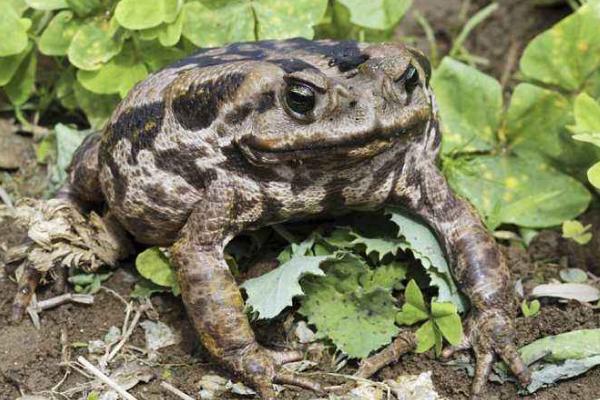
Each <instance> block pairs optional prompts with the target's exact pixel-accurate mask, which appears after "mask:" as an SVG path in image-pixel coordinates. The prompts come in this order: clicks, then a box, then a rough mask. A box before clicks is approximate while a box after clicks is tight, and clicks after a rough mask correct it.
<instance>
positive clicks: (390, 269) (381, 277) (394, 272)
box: [360, 260, 408, 290]
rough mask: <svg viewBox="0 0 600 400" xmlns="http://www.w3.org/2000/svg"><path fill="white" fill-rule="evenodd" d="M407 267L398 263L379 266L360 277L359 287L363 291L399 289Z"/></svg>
mask: <svg viewBox="0 0 600 400" xmlns="http://www.w3.org/2000/svg"><path fill="white" fill-rule="evenodd" d="M407 270H408V266H407V265H406V264H404V263H402V262H400V261H396V260H394V261H392V262H391V263H389V264H385V265H380V266H378V267H376V268H375V269H374V270H373V271H372V272H370V273H368V274H365V275H363V276H361V278H360V285H361V286H362V287H363V288H364V289H365V290H371V289H375V288H378V287H379V288H382V289H386V290H392V289H399V288H401V287H402V284H401V282H402V281H403V280H404V279H405V278H406V272H407Z"/></svg>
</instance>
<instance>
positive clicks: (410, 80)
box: [396, 64, 420, 93]
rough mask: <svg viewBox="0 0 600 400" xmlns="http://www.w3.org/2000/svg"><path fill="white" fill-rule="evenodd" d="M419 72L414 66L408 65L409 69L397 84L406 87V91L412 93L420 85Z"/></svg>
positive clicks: (397, 80)
mask: <svg viewBox="0 0 600 400" xmlns="http://www.w3.org/2000/svg"><path fill="white" fill-rule="evenodd" d="M419 80H420V79H419V71H417V69H416V68H415V67H414V66H413V65H412V64H408V67H407V68H406V70H405V71H404V73H403V74H402V75H401V76H400V77H399V78H398V79H396V82H398V83H401V84H403V85H404V88H405V90H406V91H407V92H408V93H410V92H412V91H413V90H414V89H415V88H416V87H417V86H418V85H419Z"/></svg>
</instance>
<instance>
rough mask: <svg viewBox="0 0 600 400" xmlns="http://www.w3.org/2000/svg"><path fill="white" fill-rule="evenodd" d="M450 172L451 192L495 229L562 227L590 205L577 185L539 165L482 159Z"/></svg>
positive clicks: (453, 166) (451, 166)
mask: <svg viewBox="0 0 600 400" xmlns="http://www.w3.org/2000/svg"><path fill="white" fill-rule="evenodd" d="M446 167H447V168H446V175H447V177H448V182H449V183H450V185H451V186H452V188H453V189H454V190H455V191H456V192H457V193H458V194H460V195H461V196H462V197H464V198H465V199H468V200H469V201H470V202H471V203H472V204H473V205H474V206H475V207H476V208H477V210H478V211H479V212H480V214H481V215H482V216H483V218H484V220H485V221H486V224H487V226H488V227H489V228H490V229H495V228H496V227H497V226H498V225H500V224H501V223H509V224H515V225H520V226H525V227H530V228H543V227H550V226H555V225H560V224H561V223H562V221H564V220H567V219H573V218H574V217H576V216H577V215H579V214H580V213H582V212H583V211H584V210H585V209H586V208H587V206H588V204H589V202H590V200H591V196H590V193H589V192H588V191H587V189H586V188H585V187H584V186H583V185H582V184H581V183H579V182H578V181H577V180H575V179H573V178H571V177H569V176H567V175H564V174H562V173H560V172H558V171H556V170H554V169H553V168H551V167H549V166H548V165H547V164H545V163H544V162H542V161H539V160H535V159H533V160H525V159H522V158H519V157H514V156H478V157H474V158H472V159H468V158H462V159H458V160H455V161H453V162H452V163H450V164H449V165H448V164H447V165H446Z"/></svg>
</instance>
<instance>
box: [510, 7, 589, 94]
mask: <svg viewBox="0 0 600 400" xmlns="http://www.w3.org/2000/svg"><path fill="white" fill-rule="evenodd" d="M598 26H600V2H598V1H590V2H589V3H588V4H586V5H584V6H582V7H581V8H579V9H578V10H577V11H576V12H575V13H574V14H572V15H571V16H569V17H567V18H565V19H563V20H562V21H560V22H559V23H558V24H556V25H554V26H553V27H552V28H551V29H549V30H547V31H545V32H543V33H542V34H540V35H539V36H537V37H536V38H535V39H534V40H532V41H531V42H530V43H529V45H528V46H527V47H526V48H525V51H524V53H523V56H522V57H521V62H520V67H521V71H522V73H523V74H524V75H525V76H527V77H528V78H531V79H534V80H536V81H541V82H544V83H547V84H551V85H556V86H559V87H561V88H564V89H567V90H577V89H579V88H581V87H582V85H583V84H584V83H585V80H586V79H587V78H588V77H589V76H590V74H591V73H592V72H593V71H594V70H596V69H597V68H599V67H600V35H598Z"/></svg>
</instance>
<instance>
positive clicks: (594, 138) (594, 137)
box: [573, 132, 600, 147]
mask: <svg viewBox="0 0 600 400" xmlns="http://www.w3.org/2000/svg"><path fill="white" fill-rule="evenodd" d="M573 139H575V140H579V141H581V142H586V143H591V144H593V145H596V146H597V147H600V132H598V133H580V134H577V135H573Z"/></svg>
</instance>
